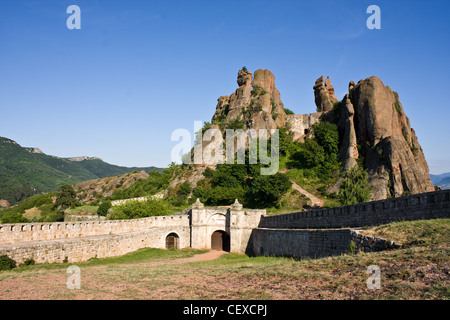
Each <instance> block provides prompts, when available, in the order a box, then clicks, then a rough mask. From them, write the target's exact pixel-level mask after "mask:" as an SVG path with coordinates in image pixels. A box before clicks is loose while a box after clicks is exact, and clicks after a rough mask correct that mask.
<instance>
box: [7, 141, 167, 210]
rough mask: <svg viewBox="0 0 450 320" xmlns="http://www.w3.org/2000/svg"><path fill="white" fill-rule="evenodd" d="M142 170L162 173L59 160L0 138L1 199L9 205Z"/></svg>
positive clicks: (89, 159) (90, 159) (93, 160)
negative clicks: (68, 186) (34, 196)
mask: <svg viewBox="0 0 450 320" xmlns="http://www.w3.org/2000/svg"><path fill="white" fill-rule="evenodd" d="M142 170H143V171H146V172H150V171H152V170H157V171H161V170H162V168H157V167H153V166H151V167H143V168H141V167H132V168H128V167H121V166H116V165H112V164H109V163H106V162H104V161H103V160H102V159H100V158H96V157H85V156H81V157H74V158H60V157H56V156H50V155H46V154H45V153H43V152H42V151H41V150H40V149H39V148H24V147H21V146H20V145H19V144H18V143H17V142H15V141H13V140H11V139H8V138H4V137H0V199H3V200H7V201H9V203H11V204H15V203H17V202H19V201H21V200H22V199H24V198H26V197H29V196H31V195H33V194H36V193H42V192H49V191H54V190H58V188H59V187H60V186H61V185H63V184H71V185H74V184H76V183H79V182H83V181H87V180H94V179H101V178H105V177H113V176H118V175H121V174H125V173H129V172H134V171H142Z"/></svg>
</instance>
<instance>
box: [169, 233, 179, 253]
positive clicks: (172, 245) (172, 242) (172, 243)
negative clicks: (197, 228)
mask: <svg viewBox="0 0 450 320" xmlns="http://www.w3.org/2000/svg"><path fill="white" fill-rule="evenodd" d="M178 240H179V237H178V235H177V234H176V233H171V234H169V235H168V236H167V237H166V249H175V250H176V249H178Z"/></svg>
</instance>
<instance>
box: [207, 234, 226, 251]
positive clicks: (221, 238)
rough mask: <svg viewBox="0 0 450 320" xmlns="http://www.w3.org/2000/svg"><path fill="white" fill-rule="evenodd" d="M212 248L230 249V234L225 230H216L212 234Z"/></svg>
mask: <svg viewBox="0 0 450 320" xmlns="http://www.w3.org/2000/svg"><path fill="white" fill-rule="evenodd" d="M211 249H213V250H218V251H230V236H229V235H228V233H226V232H225V231H215V232H214V233H213V234H212V235H211Z"/></svg>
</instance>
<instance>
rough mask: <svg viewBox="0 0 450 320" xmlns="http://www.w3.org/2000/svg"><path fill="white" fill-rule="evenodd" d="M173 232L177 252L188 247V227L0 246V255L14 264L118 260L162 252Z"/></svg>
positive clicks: (161, 228)
mask: <svg viewBox="0 0 450 320" xmlns="http://www.w3.org/2000/svg"><path fill="white" fill-rule="evenodd" d="M173 232H176V233H177V234H178V236H179V248H186V247H189V245H190V229H189V226H185V227H180V228H173V227H170V226H169V227H164V228H163V227H160V228H153V229H149V230H144V231H136V232H128V233H124V234H116V235H99V236H90V237H82V238H74V239H56V240H44V241H36V242H21V243H15V244H6V245H1V246H0V255H7V256H8V257H10V258H12V259H14V260H15V261H16V262H17V263H18V264H21V263H23V262H24V261H25V260H26V259H33V260H34V261H35V262H36V263H54V262H58V263H61V262H64V261H67V262H69V263H74V262H83V261H87V260H89V259H90V258H94V257H97V258H106V257H114V256H121V255H124V254H126V253H129V252H133V251H136V250H139V249H141V248H147V247H151V248H160V249H165V240H166V236H167V235H168V234H170V233H173Z"/></svg>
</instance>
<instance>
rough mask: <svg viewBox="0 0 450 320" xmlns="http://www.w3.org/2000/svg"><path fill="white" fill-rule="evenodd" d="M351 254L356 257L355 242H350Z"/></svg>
mask: <svg viewBox="0 0 450 320" xmlns="http://www.w3.org/2000/svg"><path fill="white" fill-rule="evenodd" d="M348 247H349V253H350V254H351V255H354V254H355V253H356V245H355V243H354V242H353V240H352V241H351V242H350V244H349V246H348Z"/></svg>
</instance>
